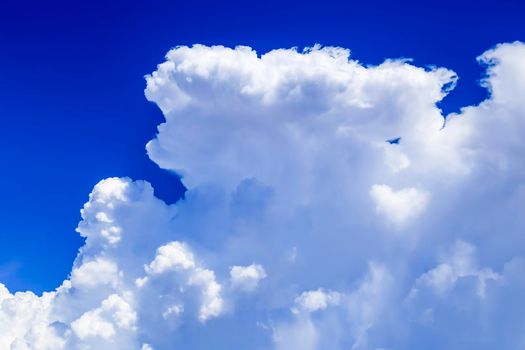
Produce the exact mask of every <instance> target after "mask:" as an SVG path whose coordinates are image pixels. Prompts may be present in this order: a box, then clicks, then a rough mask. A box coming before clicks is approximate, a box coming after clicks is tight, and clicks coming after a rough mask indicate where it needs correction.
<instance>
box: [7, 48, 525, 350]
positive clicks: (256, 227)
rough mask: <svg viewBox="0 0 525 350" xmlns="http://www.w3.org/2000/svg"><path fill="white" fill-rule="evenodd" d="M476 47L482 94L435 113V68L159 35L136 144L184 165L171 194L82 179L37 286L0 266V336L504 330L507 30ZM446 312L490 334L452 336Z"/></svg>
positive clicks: (513, 116)
mask: <svg viewBox="0 0 525 350" xmlns="http://www.w3.org/2000/svg"><path fill="white" fill-rule="evenodd" d="M480 60H481V61H482V62H485V63H487V64H489V67H488V75H487V77H486V79H485V82H484V84H485V86H487V87H488V88H489V89H490V91H491V93H492V95H491V97H490V98H489V99H487V100H486V101H484V102H482V103H481V104H480V105H478V106H470V107H465V108H463V109H462V111H461V113H460V114H457V115H456V114H454V115H450V116H448V117H447V123H446V126H445V127H444V128H442V125H443V116H442V114H441V110H440V109H439V108H437V107H436V103H437V102H439V101H440V100H441V99H442V98H443V97H444V96H445V95H446V93H447V91H445V90H447V89H445V87H446V86H448V85H450V84H452V85H453V84H454V83H455V81H456V79H457V77H456V76H455V73H454V72H452V71H450V70H447V69H443V68H432V69H423V68H419V67H416V66H414V65H412V64H410V63H409V62H408V61H404V60H387V61H385V62H384V63H382V64H380V65H378V66H365V65H363V64H360V63H359V62H357V61H355V60H352V59H350V58H349V51H348V50H346V49H342V48H321V47H318V46H317V47H314V48H311V49H307V50H305V51H303V52H299V51H297V50H295V49H289V50H286V49H279V50H274V51H271V52H268V53H266V54H264V55H257V53H256V52H255V51H253V50H252V49H250V48H247V47H237V48H234V49H230V48H225V47H222V46H214V47H206V46H202V45H196V46H194V47H177V48H174V49H172V50H171V51H170V52H169V53H168V55H167V57H166V62H164V63H163V64H161V65H160V66H159V67H158V69H157V71H156V72H154V73H152V74H151V75H149V76H148V77H147V88H146V92H145V93H146V96H147V98H148V99H149V100H150V101H152V102H154V103H156V104H157V105H158V106H159V107H160V108H161V110H162V111H163V113H164V115H165V118H166V121H165V123H163V124H161V125H159V130H158V135H157V136H156V138H155V139H153V140H151V141H150V142H149V143H148V145H147V151H148V154H149V155H150V157H151V159H152V160H153V161H154V162H156V163H157V164H158V165H160V166H161V167H163V168H166V169H169V170H170V171H175V172H178V173H179V174H180V175H181V176H182V177H183V182H184V184H185V185H186V187H187V188H188V191H187V193H186V195H185V198H184V199H183V200H180V201H179V202H177V203H175V204H173V205H167V204H165V203H164V202H162V201H161V200H159V199H157V198H156V197H155V196H154V194H153V188H152V187H151V186H150V185H149V184H148V183H146V182H143V181H131V180H130V179H127V178H120V179H119V178H110V179H106V180H103V181H101V182H100V183H99V184H97V185H96V186H95V188H94V189H93V191H92V193H91V194H90V196H89V201H88V202H87V203H86V204H85V205H84V208H83V209H82V211H81V215H82V221H81V222H80V223H79V225H78V228H77V231H78V232H79V233H80V234H81V235H82V237H84V238H85V239H86V241H85V245H84V246H83V247H82V248H81V249H80V251H79V255H78V256H77V259H76V260H75V262H74V266H73V267H72V272H71V275H70V278H69V279H67V280H65V281H64V283H63V284H62V285H61V286H60V287H59V288H58V289H57V290H56V291H55V292H52V293H45V294H44V295H42V296H36V295H34V294H33V293H31V292H27V293H15V294H11V293H10V292H9V291H8V290H7V289H6V288H4V287H3V285H0V348H1V349H3V348H6V349H36V350H40V349H46V350H47V349H53V350H59V349H66V350H69V349H131V350H133V349H136V350H139V349H142V350H147V349H155V350H163V349H171V348H174V347H178V348H184V349H191V348H241V349H250V348H271V347H272V346H273V347H276V348H278V349H287V350H294V349H334V350H336V349H348V348H353V349H375V348H377V349H378V348H422V347H424V346H422V344H425V339H426V338H425V337H431V338H432V339H433V341H434V342H435V346H436V347H437V348H447V349H458V348H464V347H465V346H468V347H470V348H476V349H493V348H498V346H497V345H498V344H497V342H496V341H495V340H494V339H496V340H497V339H504V338H505V339H510V340H508V343H505V344H518V346H519V345H520V344H523V341H521V340H520V339H521V338H520V337H521V335H520V334H521V333H520V332H521V330H519V329H516V327H514V328H513V327H512V325H513V324H514V325H519V324H523V322H524V321H525V320H523V317H521V318H520V317H519V316H516V317H515V318H512V317H509V316H508V315H509V314H510V312H508V310H510V309H512V308H513V307H514V308H518V309H520V310H521V309H523V308H525V306H523V305H524V304H523V303H522V301H521V299H522V298H521V296H519V295H518V296H516V295H514V294H513V290H518V291H522V290H523V286H525V282H524V279H523V277H522V276H521V275H520V274H519V271H520V268H521V265H522V262H521V260H520V257H519V256H520V255H523V250H522V249H521V245H520V242H521V240H522V232H523V227H524V225H525V221H524V220H523V219H522V217H523V215H522V212H523V210H524V209H525V206H524V205H523V198H525V196H524V194H523V193H524V191H523V181H522V179H523V176H524V175H525V167H524V166H523V162H522V159H524V158H523V157H524V156H525V154H524V151H523V150H524V149H525V143H524V142H525V141H523V137H522V135H523V133H524V132H525V117H524V116H525V104H524V102H523V99H522V98H521V96H520V95H519V92H520V91H521V90H523V89H522V87H523V86H525V73H524V72H525V66H524V65H523V63H522V62H525V49H524V45H523V44H521V43H513V44H504V45H499V46H497V47H495V48H494V49H492V50H489V51H488V52H487V53H485V54H484V55H482V56H481V58H480ZM397 137H401V139H400V142H399V144H395V145H392V144H390V143H387V142H386V140H389V139H392V138H397ZM385 221H386V222H387V224H386V225H385ZM416 223H417V224H416ZM392 232H402V233H406V234H401V235H392V234H388V233H392ZM384 233H386V234H384ZM463 241H469V242H472V244H467V243H462V242H463ZM454 242H458V243H454ZM451 244H452V245H454V248H453V249H452V251H451V253H449V254H445V255H444V256H443V257H442V259H441V260H440V261H439V263H438V264H437V265H435V263H434V262H433V261H430V262H429V259H430V260H431V259H432V257H433V256H435V254H436V249H437V247H442V246H449V245H451ZM474 246H476V247H478V248H477V250H476V254H474V248H473V247H474ZM250 261H254V262H257V264H255V263H254V264H252V265H240V264H243V262H244V263H246V262H250ZM369 261H375V263H369ZM263 266H264V268H263ZM429 266H430V267H429ZM479 266H487V267H485V268H480V267H479ZM498 266H499V267H500V269H498V268H497V267H498ZM501 266H503V269H502V272H501V273H496V272H494V271H500V270H501ZM425 271H426V272H425ZM263 279H264V283H261V281H262V280H263ZM256 288H257V293H252V294H250V295H243V294H242V293H241V292H244V291H253V290H255V289H256ZM411 291H412V292H411ZM472 292H474V294H477V295H478V296H479V297H476V298H475V302H474V301H473V298H472V297H471V296H472ZM407 295H410V297H409V298H406V297H407ZM458 304H459V305H463V306H464V307H463V308H458V307H457V305H458ZM291 309H292V310H294V311H295V312H290V310H291ZM457 310H461V311H457ZM498 310H502V311H498ZM506 311H507V312H506ZM523 314H525V313H523ZM421 315H423V316H422V317H421ZM462 317H463V318H462ZM421 319H425V320H426V321H425V322H435V323H434V324H439V325H440V327H439V328H437V327H434V328H432V329H431V330H429V329H427V328H424V327H425V325H426V324H427V323H425V322H420V321H421ZM492 319H494V320H497V321H501V323H502V324H504V325H505V328H506V330H505V331H502V327H499V326H498V324H497V322H496V321H495V322H492V321H491V320H492ZM429 320H430V321H429ZM456 320H457V322H454V321H456ZM261 324H265V325H269V326H266V327H260V325H261ZM452 326H454V327H455V328H456V329H457V330H458V331H457V332H458V334H467V335H468V334H475V335H477V334H489V335H488V336H487V337H469V336H465V339H467V340H466V341H464V342H462V343H459V344H460V345H459V346H458V343H454V342H453V339H452V338H455V337H450V336H449V335H450V334H451V333H450V332H451V330H450V328H449V327H452ZM418 327H419V328H418ZM483 327H485V328H483ZM459 330H461V332H460V331H459ZM480 330H483V332H480ZM429 332H430V333H429ZM432 332H433V333H432ZM447 332H448V333H447ZM429 334H430V335H429ZM502 335H505V336H502ZM489 338H490V339H489ZM499 348H501V347H499Z"/></svg>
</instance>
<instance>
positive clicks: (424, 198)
mask: <svg viewBox="0 0 525 350" xmlns="http://www.w3.org/2000/svg"><path fill="white" fill-rule="evenodd" d="M370 196H371V197H372V199H373V200H374V202H375V203H376V212H377V213H378V214H382V215H385V216H386V218H387V219H388V220H390V221H392V222H394V223H396V224H403V223H405V222H406V221H408V220H410V219H412V218H415V217H417V216H419V215H420V214H421V213H422V212H423V211H424V210H425V208H426V206H427V204H428V201H429V197H430V195H429V194H428V193H427V192H424V191H421V190H418V189H416V188H413V187H409V188H403V189H401V190H399V191H395V190H393V189H392V188H391V187H390V186H388V185H373V186H372V187H371V189H370Z"/></svg>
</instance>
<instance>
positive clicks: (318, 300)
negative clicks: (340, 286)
mask: <svg viewBox="0 0 525 350" xmlns="http://www.w3.org/2000/svg"><path fill="white" fill-rule="evenodd" d="M340 297H341V296H340V294H339V293H337V292H334V291H324V290H322V289H317V290H312V291H307V292H303V293H302V294H301V295H299V296H298V297H297V298H295V303H294V304H295V306H294V307H293V308H292V312H293V313H299V312H301V311H305V312H314V311H318V310H324V309H326V308H327V307H328V306H329V305H337V304H338V303H339V299H340Z"/></svg>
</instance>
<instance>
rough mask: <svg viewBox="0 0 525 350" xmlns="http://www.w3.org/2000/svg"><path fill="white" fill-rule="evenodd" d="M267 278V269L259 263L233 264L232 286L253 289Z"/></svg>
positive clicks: (231, 273) (247, 289)
mask: <svg viewBox="0 0 525 350" xmlns="http://www.w3.org/2000/svg"><path fill="white" fill-rule="evenodd" d="M264 278H266V271H264V268H263V267H262V266H261V265H259V264H251V265H248V266H237V265H236V266H232V267H231V268H230V281H231V285H232V288H234V289H241V290H244V291H253V290H254V289H256V288H257V285H258V284H259V281H260V280H262V279H264Z"/></svg>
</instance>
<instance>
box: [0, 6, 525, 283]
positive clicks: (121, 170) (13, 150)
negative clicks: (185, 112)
mask: <svg viewBox="0 0 525 350" xmlns="http://www.w3.org/2000/svg"><path fill="white" fill-rule="evenodd" d="M485 3H487V5H484V4H483V2H469V3H467V2H465V3H463V4H462V3H460V2H458V1H435V2H431V1H427V2H421V1H414V2H407V1H404V2H403V1H360V2H357V1H347V2H331V1H319V2H317V3H308V2H305V1H300V2H299V1H296V2H286V3H284V2H271V1H264V2H248V1H244V2H240V3H233V2H228V3H226V2H222V1H213V2H208V1H198V2H189V1H155V0H151V1H72V0H69V1H40V2H37V1H24V0H13V1H10V0H3V1H1V2H0V74H1V75H0V118H1V125H0V156H1V158H0V159H1V164H2V169H1V171H0V183H1V184H2V187H1V188H2V195H1V196H0V281H2V282H4V283H5V284H6V285H7V286H8V287H9V288H10V289H11V290H25V289H32V290H34V291H36V292H41V291H43V290H49V289H53V288H54V287H56V286H57V285H58V284H59V283H60V282H61V281H62V280H63V279H64V278H65V277H66V276H67V274H68V272H69V271H70V267H71V263H72V261H73V259H74V257H75V255H76V252H77V249H78V248H79V246H80V245H81V244H82V241H81V239H80V238H79V237H78V234H76V233H75V232H74V229H75V227H76V225H77V222H78V221H79V219H80V215H79V209H80V208H81V207H82V205H83V203H84V202H85V201H86V200H87V196H88V194H89V192H90V190H91V188H92V187H93V185H94V184H96V183H97V182H98V181H99V180H100V179H102V178H105V177H109V176H130V177H132V178H134V179H146V180H148V181H150V182H152V183H153V185H154V187H155V189H156V193H157V195H158V196H160V197H161V198H163V199H165V200H166V201H168V202H173V201H175V200H176V199H177V198H178V197H179V196H180V195H181V193H182V191H183V188H182V186H181V185H180V182H179V181H178V179H177V178H176V177H175V176H174V175H171V174H168V173H167V172H164V171H162V170H160V169H158V167H157V166H156V165H155V164H154V163H152V162H151V161H149V159H148V157H147V156H146V153H145V150H144V145H145V143H146V142H147V141H148V140H149V139H151V138H152V137H153V136H154V135H155V131H156V125H157V124H159V123H160V122H161V121H162V115H161V113H160V112H159V110H158V109H157V108H156V106H154V105H152V104H150V103H148V102H147V101H146V99H145V98H144V96H143V89H144V85H145V83H144V79H143V76H144V75H145V74H147V73H150V72H152V71H153V70H154V69H155V66H156V64H158V63H160V62H162V60H163V56H164V54H165V53H166V52H167V51H168V49H169V48H170V47H173V46H175V45H191V44H193V43H203V44H222V45H228V46H233V45H237V44H243V45H249V46H252V47H254V48H255V49H257V50H258V52H259V53H263V52H266V51H268V50H270V49H272V48H279V47H291V46H298V47H300V48H302V47H304V46H311V45H313V44H314V43H321V44H323V45H337V46H344V47H348V48H350V49H351V50H352V52H353V57H354V58H357V59H358V60H360V61H361V62H363V63H366V64H377V63H380V62H381V61H382V60H383V59H384V58H397V57H410V58H413V59H414V63H415V64H417V65H430V64H434V65H438V66H445V67H447V68H451V69H453V70H455V71H456V72H457V73H458V75H459V76H460V81H459V84H458V87H457V88H456V90H455V91H454V92H452V93H451V95H450V96H449V97H447V99H446V100H445V101H444V102H443V103H442V104H441V107H442V108H443V109H444V110H445V111H447V112H449V111H455V110H457V109H458V108H459V107H460V106H464V105H468V104H474V103H477V102H479V101H480V100H482V99H483V98H484V97H485V96H486V93H485V91H484V90H483V89H481V88H479V87H478V86H477V81H478V80H479V78H480V77H481V74H482V72H483V69H482V68H480V67H479V66H478V65H477V63H476V61H475V57H476V56H477V55H479V54H481V53H482V52H483V51H485V50H486V49H489V48H490V47H492V46H493V45H495V44H497V43H499V42H505V41H514V40H525V24H523V19H524V18H525V5H524V2H523V1H499V2H490V4H489V2H485Z"/></svg>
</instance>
